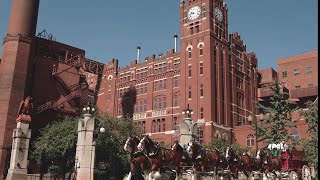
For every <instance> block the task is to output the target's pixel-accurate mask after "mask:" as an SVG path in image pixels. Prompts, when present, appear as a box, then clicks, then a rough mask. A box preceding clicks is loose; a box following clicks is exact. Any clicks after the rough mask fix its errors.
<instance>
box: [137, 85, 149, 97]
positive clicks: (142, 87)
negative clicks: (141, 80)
mask: <svg viewBox="0 0 320 180" xmlns="http://www.w3.org/2000/svg"><path fill="white" fill-rule="evenodd" d="M147 90H148V88H147V84H140V85H136V91H137V95H139V94H146V93H147Z"/></svg>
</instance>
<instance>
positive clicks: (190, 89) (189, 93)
mask: <svg viewBox="0 0 320 180" xmlns="http://www.w3.org/2000/svg"><path fill="white" fill-rule="evenodd" d="M199 90H200V97H203V96H204V90H203V83H201V84H200V88H199ZM191 97H192V88H191V86H189V88H188V98H189V99H191Z"/></svg>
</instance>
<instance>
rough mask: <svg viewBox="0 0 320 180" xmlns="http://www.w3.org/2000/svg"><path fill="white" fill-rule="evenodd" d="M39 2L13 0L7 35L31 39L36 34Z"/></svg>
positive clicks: (35, 0) (33, 0)
mask: <svg viewBox="0 0 320 180" xmlns="http://www.w3.org/2000/svg"><path fill="white" fill-rule="evenodd" d="M38 11H39V0H27V1H26V0H13V1H12V8H11V14H10V19H9V25H8V32H7V34H9V35H11V36H16V35H18V34H21V35H22V36H23V37H33V36H34V35H35V33H36V28H37V19H38Z"/></svg>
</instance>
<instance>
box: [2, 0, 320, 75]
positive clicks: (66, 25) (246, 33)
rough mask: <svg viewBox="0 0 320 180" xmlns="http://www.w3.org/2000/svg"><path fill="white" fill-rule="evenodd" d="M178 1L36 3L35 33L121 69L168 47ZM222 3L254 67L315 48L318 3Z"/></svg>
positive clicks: (5, 13)
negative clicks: (114, 62)
mask: <svg viewBox="0 0 320 180" xmlns="http://www.w3.org/2000/svg"><path fill="white" fill-rule="evenodd" d="M179 1H180V0H161V1H160V0H139V1H132V0H129V1H119V0H96V1H86V0H67V1H66V0H41V2H40V11H39V17H38V25H37V32H41V31H42V30H44V29H45V30H46V31H47V32H49V33H51V34H53V35H54V36H55V38H56V40H57V41H60V42H63V43H66V44H69V45H72V46H75V47H78V48H80V49H84V50H85V51H86V57H87V58H90V59H94V60H98V61H100V62H103V63H104V62H106V61H107V60H110V59H112V58H116V59H119V61H120V66H125V65H127V64H129V62H130V61H132V60H134V59H136V47H137V45H138V44H139V45H140V46H141V57H142V58H141V59H144V57H145V56H149V55H152V54H158V53H159V52H162V53H166V51H167V50H169V49H171V48H173V46H174V40H173V35H174V33H178V34H179ZM92 2H94V3H92ZM225 2H226V3H227V5H228V8H229V14H228V16H229V33H233V32H238V33H239V34H240V35H241V38H242V39H243V40H244V42H245V43H246V44H247V51H254V52H255V53H256V55H257V57H258V65H259V68H266V67H274V68H275V69H276V61H277V59H279V58H281V57H287V56H292V55H296V54H300V53H303V52H305V51H310V50H314V49H317V48H318V0H303V1H302V0H280V1H279V0H267V1H257V0H225ZM10 8H11V0H1V1H0V37H4V36H5V34H6V31H7V25H8V20H9V14H10ZM0 48H1V49H2V43H0ZM178 48H179V46H178ZM1 53H2V52H1Z"/></svg>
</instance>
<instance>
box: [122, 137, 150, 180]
mask: <svg viewBox="0 0 320 180" xmlns="http://www.w3.org/2000/svg"><path fill="white" fill-rule="evenodd" d="M139 142H140V140H139V139H138V138H137V137H136V136H131V135H130V136H129V137H128V139H127V140H126V143H125V145H124V147H123V148H124V150H125V151H127V152H130V156H131V162H130V173H129V175H128V177H127V180H129V179H131V177H132V175H133V174H135V170H136V168H140V171H141V173H143V171H144V168H145V164H146V163H147V157H146V156H145V155H144V154H143V152H141V151H139V150H138V148H137V146H138V144H139Z"/></svg>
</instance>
